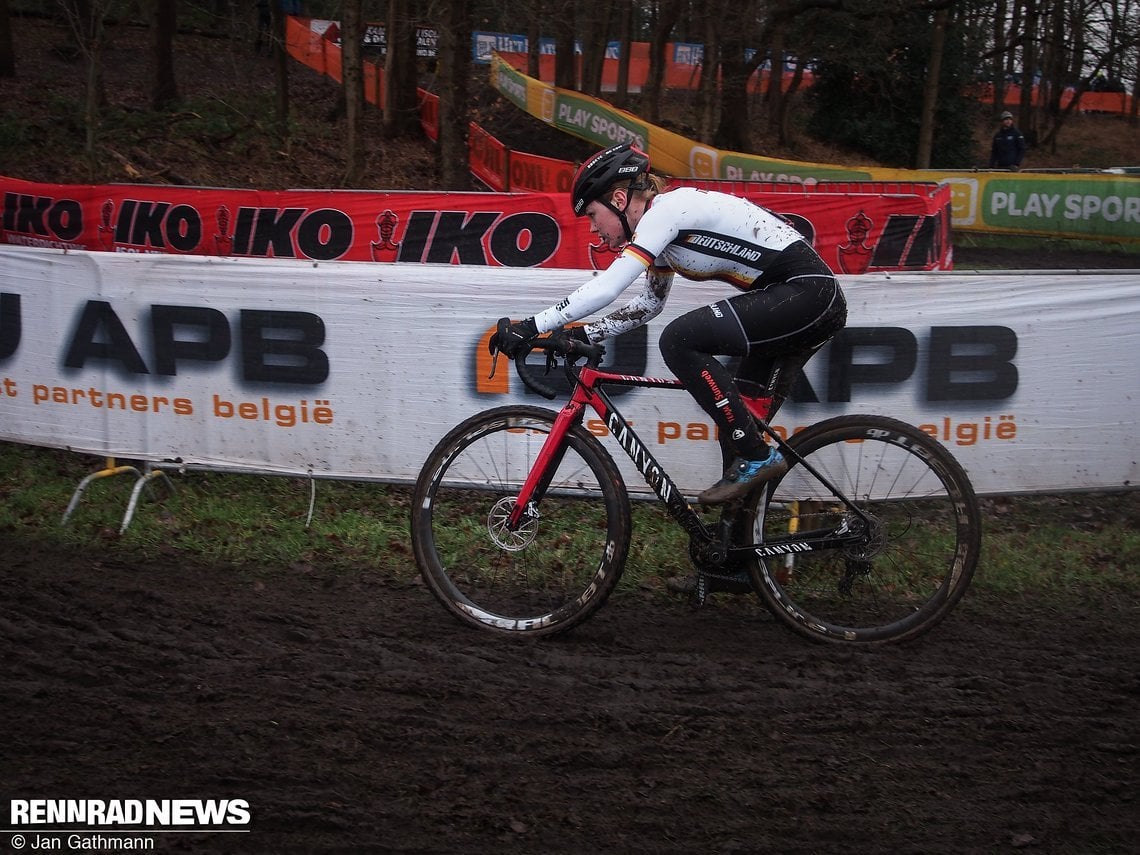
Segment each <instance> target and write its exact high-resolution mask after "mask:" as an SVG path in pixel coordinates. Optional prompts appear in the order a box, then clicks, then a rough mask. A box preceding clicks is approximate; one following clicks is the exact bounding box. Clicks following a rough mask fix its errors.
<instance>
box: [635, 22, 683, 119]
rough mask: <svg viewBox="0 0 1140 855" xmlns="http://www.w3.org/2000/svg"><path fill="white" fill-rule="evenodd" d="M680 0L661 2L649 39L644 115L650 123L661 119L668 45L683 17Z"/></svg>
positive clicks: (643, 96)
mask: <svg viewBox="0 0 1140 855" xmlns="http://www.w3.org/2000/svg"><path fill="white" fill-rule="evenodd" d="M681 7H682V3H681V2H680V0H661V3H660V4H659V5H658V7H657V20H656V21H655V22H654V23H653V31H652V34H651V35H650V38H649V78H648V79H647V80H646V81H645V91H644V92H643V93H642V98H641V103H642V105H643V106H642V113H643V114H644V115H645V118H646V120H647V121H649V122H650V123H653V124H655V123H656V122H657V121H658V120H659V119H660V118H661V93H662V90H663V89H664V87H665V66H666V63H667V61H668V57H667V56H666V55H665V51H666V45H667V43H668V41H669V36H670V34H671V33H672V32H673V27H674V26H676V24H677V19H678V18H679V17H681Z"/></svg>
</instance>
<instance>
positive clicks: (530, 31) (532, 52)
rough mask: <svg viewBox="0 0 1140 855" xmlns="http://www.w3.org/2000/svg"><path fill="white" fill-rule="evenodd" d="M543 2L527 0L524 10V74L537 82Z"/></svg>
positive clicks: (539, 71) (540, 53)
mask: <svg viewBox="0 0 1140 855" xmlns="http://www.w3.org/2000/svg"><path fill="white" fill-rule="evenodd" d="M543 5H544V4H543V0H529V2H528V3H527V4H526V5H525V6H524V8H525V9H526V73H527V75H528V76H529V77H533V78H534V79H535V80H537V79H538V78H539V77H540V76H541V69H540V65H539V58H540V57H541V56H542V46H541V45H540V44H539V42H540V41H541V40H542V18H543Z"/></svg>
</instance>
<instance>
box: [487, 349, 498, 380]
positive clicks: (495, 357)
mask: <svg viewBox="0 0 1140 855" xmlns="http://www.w3.org/2000/svg"><path fill="white" fill-rule="evenodd" d="M498 367H499V349H498V348H495V349H494V350H492V351H491V373H490V374H488V375H487V379H488V380H490V379H491V378H492V377H494V376H495V369H496V368H498Z"/></svg>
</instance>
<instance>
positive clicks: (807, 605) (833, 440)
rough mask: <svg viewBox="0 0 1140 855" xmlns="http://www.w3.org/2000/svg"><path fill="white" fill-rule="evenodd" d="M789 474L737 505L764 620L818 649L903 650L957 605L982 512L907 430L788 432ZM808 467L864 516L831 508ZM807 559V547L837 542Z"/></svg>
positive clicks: (836, 505)
mask: <svg viewBox="0 0 1140 855" xmlns="http://www.w3.org/2000/svg"><path fill="white" fill-rule="evenodd" d="M789 444H790V445H791V446H792V447H793V448H794V449H795V450H796V452H797V453H798V454H799V455H800V456H801V457H802V458H803V460H804V461H805V463H806V464H807V465H805V464H804V463H799V462H797V461H795V460H794V459H792V458H789V460H788V463H789V469H788V472H787V473H786V474H785V475H784V476H783V477H782V478H780V480H779V481H776V482H773V483H771V484H768V485H767V486H766V488H765V489H762V490H759V491H757V493H756V494H755V496H754V497H752V498H751V499H750V500H749V504H748V507H747V508H746V515H747V516H746V522H747V523H750V524H751V530H752V532H753V535H754V540H755V541H756V542H757V543H758V546H757V553H758V554H757V557H756V559H755V560H754V561H751V562H750V565H751V566H750V570H751V573H752V578H753V583H754V584H755V586H756V589H757V591H758V592H759V593H760V596H761V598H762V599H763V600H764V601H765V603H766V604H767V605H768V606H769V608H770V609H771V610H772V612H773V613H774V614H775V615H776V616H777V617H778V618H779V619H780V620H782V621H783V622H784V623H786V624H787V625H788V626H790V627H791V628H792V629H794V630H796V631H797V632H799V633H801V634H803V635H806V636H808V637H809V638H813V639H815V640H820V641H836V642H854V643H860V642H863V643H881V642H891V641H904V640H907V639H911V638H915V637H917V636H919V635H921V634H922V633H924V632H926V631H928V630H929V629H931V628H932V627H933V626H935V625H936V624H937V623H938V622H939V621H941V620H942V619H943V618H944V617H946V615H947V614H948V613H949V612H950V610H951V609H953V608H954V606H955V605H956V604H957V603H958V601H959V600H960V599H961V598H962V595H963V594H964V593H965V591H966V588H967V587H968V586H969V584H970V579H971V578H972V577H973V574H974V569H975V568H976V566H977V563H978V556H979V553H980V551H981V514H980V512H979V509H978V501H977V498H976V496H975V495H974V490H973V487H972V486H971V484H970V481H969V478H968V477H967V475H966V473H965V471H964V470H963V469H962V467H961V465H960V464H959V463H958V462H957V461H956V460H955V459H954V457H953V456H952V455H951V454H950V453H949V452H948V451H947V450H946V449H945V448H944V447H943V446H942V445H940V444H939V443H938V442H936V441H935V440H934V439H932V438H931V437H930V436H928V435H927V434H925V433H923V432H922V431H920V430H918V429H917V428H914V427H912V426H910V425H908V424H906V423H904V422H900V421H897V420H895V419H890V418H886V417H881V416H842V417H839V418H835V419H829V420H827V421H824V422H820V423H819V424H817V425H814V426H813V427H811V428H809V429H808V430H806V431H803V432H802V433H799V434H796V435H795V436H793V437H792V439H791V440H790V441H789ZM808 465H810V467H811V468H814V469H815V470H816V471H817V472H819V473H820V475H822V476H823V477H824V478H826V479H827V480H828V481H830V482H831V484H832V485H834V487H835V488H836V491H837V492H838V493H841V494H842V495H843V496H845V497H847V499H849V500H850V501H851V502H852V503H853V504H854V505H855V506H857V507H858V508H859V510H861V511H862V514H863V516H860V515H859V514H856V513H855V512H854V511H853V510H852V509H851V508H850V507H848V506H847V505H846V504H845V503H843V502H842V501H840V500H839V498H838V497H837V496H836V494H835V493H834V492H832V491H831V490H830V489H829V488H828V487H827V486H825V484H824V483H823V481H821V480H820V479H819V478H817V477H815V476H814V475H813V474H812V473H811V472H810V471H809V470H808ZM852 531H855V532H858V534H859V537H858V538H857V539H854V540H851V539H849V540H848V541H847V542H845V543H844V544H843V545H841V546H836V547H833V548H827V549H819V550H813V549H812V548H811V546H810V541H811V540H812V538H817V539H818V538H819V537H821V536H823V535H825V534H826V535H834V536H837V537H846V536H847V535H848V534H849V533H850V532H852Z"/></svg>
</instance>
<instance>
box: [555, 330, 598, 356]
mask: <svg viewBox="0 0 1140 855" xmlns="http://www.w3.org/2000/svg"><path fill="white" fill-rule="evenodd" d="M550 340H551V341H552V342H555V346H556V347H557V349H558V350H560V351H562V352H563V353H571V352H572V351H573V350H574V343H575V342H581V343H583V344H589V343H590V337H589V336H588V335H586V328H585V327H570V328H569V329H566V328H563V329H559V330H555V331H554V332H552V333H551V334H550Z"/></svg>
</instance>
